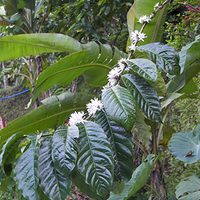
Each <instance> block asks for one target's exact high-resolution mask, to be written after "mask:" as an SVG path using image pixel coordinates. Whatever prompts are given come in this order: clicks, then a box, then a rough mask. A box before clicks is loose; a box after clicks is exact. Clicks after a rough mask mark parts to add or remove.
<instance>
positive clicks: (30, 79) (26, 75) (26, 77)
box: [12, 72, 32, 85]
mask: <svg viewBox="0 0 200 200" xmlns="http://www.w3.org/2000/svg"><path fill="white" fill-rule="evenodd" d="M12 74H16V75H20V76H24V77H26V78H27V79H28V80H29V81H30V82H31V85H32V79H31V78H30V77H29V76H27V75H26V74H22V73H17V72H13V73H12Z"/></svg>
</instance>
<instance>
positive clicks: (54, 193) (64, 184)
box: [39, 137, 71, 200]
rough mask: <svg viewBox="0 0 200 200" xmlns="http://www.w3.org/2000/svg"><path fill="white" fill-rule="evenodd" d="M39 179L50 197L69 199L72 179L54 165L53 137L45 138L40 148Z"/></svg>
mask: <svg viewBox="0 0 200 200" xmlns="http://www.w3.org/2000/svg"><path fill="white" fill-rule="evenodd" d="M39 179H40V187H41V188H42V189H43V191H44V193H45V194H46V195H47V196H48V197H49V198H50V199H56V200H63V199H67V197H68V195H69V188H70V186H71V180H70V179H69V177H66V176H63V175H61V174H60V173H59V172H58V171H57V170H56V169H55V167H54V163H53V160H52V138H51V137H47V138H45V140H44V141H43V142H42V145H41V147H40V149H39Z"/></svg>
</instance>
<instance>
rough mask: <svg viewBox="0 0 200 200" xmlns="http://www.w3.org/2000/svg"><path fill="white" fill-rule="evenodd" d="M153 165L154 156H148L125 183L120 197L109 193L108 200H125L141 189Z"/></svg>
mask: <svg viewBox="0 0 200 200" xmlns="http://www.w3.org/2000/svg"><path fill="white" fill-rule="evenodd" d="M153 164H154V155H152V154H150V155H149V156H148V157H147V158H146V160H145V161H144V162H143V163H142V164H141V165H140V166H139V167H137V168H136V170H135V171H134V172H133V175H132V178H131V179H130V181H128V182H127V183H125V187H124V190H123V192H122V193H121V194H120V195H116V194H114V193H111V195H110V198H109V200H127V199H128V198H129V197H131V196H132V195H134V194H135V193H136V192H137V191H138V190H139V189H141V188H142V187H143V186H144V185H145V184H146V182H147V180H148V177H149V175H150V173H151V170H152V167H153Z"/></svg>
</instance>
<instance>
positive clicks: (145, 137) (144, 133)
mask: <svg viewBox="0 0 200 200" xmlns="http://www.w3.org/2000/svg"><path fill="white" fill-rule="evenodd" d="M136 113H137V115H136V120H135V124H134V129H133V133H134V134H135V135H137V139H138V140H139V141H140V142H142V144H143V145H144V146H145V147H146V149H149V145H150V141H151V140H152V133H151V126H149V125H147V124H146V123H145V119H144V115H143V113H142V111H141V110H139V108H138V107H136Z"/></svg>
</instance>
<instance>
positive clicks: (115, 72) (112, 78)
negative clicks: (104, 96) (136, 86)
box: [108, 67, 122, 86]
mask: <svg viewBox="0 0 200 200" xmlns="http://www.w3.org/2000/svg"><path fill="white" fill-rule="evenodd" d="M121 73H122V69H121V68H120V67H115V68H113V69H112V70H110V72H109V74H108V81H109V83H110V85H111V86H114V85H115V83H116V82H117V78H118V77H119V76H120V74H121Z"/></svg>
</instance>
